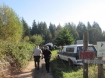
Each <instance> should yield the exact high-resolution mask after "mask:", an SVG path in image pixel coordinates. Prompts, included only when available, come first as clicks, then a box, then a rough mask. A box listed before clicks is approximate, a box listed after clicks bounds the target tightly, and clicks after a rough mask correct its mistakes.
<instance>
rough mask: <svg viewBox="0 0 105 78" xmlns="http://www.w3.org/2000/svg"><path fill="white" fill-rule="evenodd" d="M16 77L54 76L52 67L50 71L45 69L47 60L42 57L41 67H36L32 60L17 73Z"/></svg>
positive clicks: (47, 77) (44, 77) (48, 77)
mask: <svg viewBox="0 0 105 78" xmlns="http://www.w3.org/2000/svg"><path fill="white" fill-rule="evenodd" d="M14 78H53V76H52V73H51V69H50V73H47V72H46V70H45V62H44V60H42V59H41V63H40V69H39V70H37V69H36V68H35V67H34V61H30V62H29V65H28V66H27V67H26V68H25V69H24V70H23V71H22V72H21V73H20V74H17V75H15V77H14Z"/></svg>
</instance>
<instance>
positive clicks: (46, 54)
mask: <svg viewBox="0 0 105 78" xmlns="http://www.w3.org/2000/svg"><path fill="white" fill-rule="evenodd" d="M43 55H44V59H45V66H46V71H47V73H49V68H50V58H51V51H50V50H49V47H48V46H45V50H44V51H43Z"/></svg>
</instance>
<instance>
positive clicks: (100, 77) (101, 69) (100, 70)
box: [98, 57, 103, 78]
mask: <svg viewBox="0 0 105 78" xmlns="http://www.w3.org/2000/svg"><path fill="white" fill-rule="evenodd" d="M98 59H99V60H102V57H99V58H98ZM98 78H103V64H98Z"/></svg>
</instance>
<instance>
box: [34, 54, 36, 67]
mask: <svg viewBox="0 0 105 78" xmlns="http://www.w3.org/2000/svg"><path fill="white" fill-rule="evenodd" d="M34 65H35V67H36V56H34Z"/></svg>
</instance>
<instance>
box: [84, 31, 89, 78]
mask: <svg viewBox="0 0 105 78" xmlns="http://www.w3.org/2000/svg"><path fill="white" fill-rule="evenodd" d="M83 47H84V52H85V51H86V50H87V48H88V33H87V31H86V32H85V33H84V34H83ZM84 60H85V59H83V78H88V64H87V63H84Z"/></svg>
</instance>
